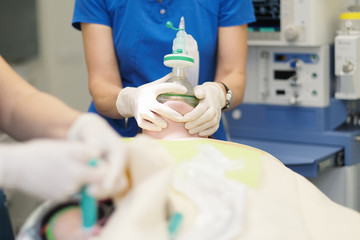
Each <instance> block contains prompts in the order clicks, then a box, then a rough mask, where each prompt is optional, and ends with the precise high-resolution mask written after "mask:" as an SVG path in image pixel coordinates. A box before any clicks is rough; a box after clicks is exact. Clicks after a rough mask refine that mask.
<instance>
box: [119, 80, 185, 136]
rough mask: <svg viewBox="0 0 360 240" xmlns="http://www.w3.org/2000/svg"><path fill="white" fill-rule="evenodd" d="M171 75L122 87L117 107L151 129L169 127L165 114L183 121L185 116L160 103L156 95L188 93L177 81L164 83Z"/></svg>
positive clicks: (124, 115)
mask: <svg viewBox="0 0 360 240" xmlns="http://www.w3.org/2000/svg"><path fill="white" fill-rule="evenodd" d="M170 76H171V75H170V74H168V75H166V76H165V77H163V78H161V79H159V80H157V81H155V82H152V83H147V84H144V85H142V86H140V87H137V88H133V87H126V88H124V89H122V90H121V91H120V93H119V95H118V98H117V100H116V108H117V110H118V112H119V113H120V115H121V116H123V117H135V119H136V121H137V124H138V125H139V127H141V128H143V129H147V130H149V131H161V130H162V129H163V128H166V127H167V123H166V121H165V120H164V119H163V118H162V117H161V116H160V115H162V116H164V117H166V118H168V119H171V120H173V121H176V122H182V118H183V116H182V115H181V114H180V113H178V112H176V111H175V110H173V109H171V108H169V107H167V106H165V105H163V104H162V103H159V102H158V101H157V100H156V97H157V96H158V95H160V94H162V93H169V92H172V93H177V94H184V93H186V91H187V90H186V88H185V87H183V86H181V85H180V84H176V83H164V81H166V80H167V79H168V78H169V77H170Z"/></svg>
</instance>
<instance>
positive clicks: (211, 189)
mask: <svg viewBox="0 0 360 240" xmlns="http://www.w3.org/2000/svg"><path fill="white" fill-rule="evenodd" d="M165 104H169V105H170V106H171V107H173V108H174V109H177V110H178V111H179V112H181V113H182V114H184V113H186V112H187V111H189V110H191V108H189V106H188V105H184V103H183V102H167V103H165ZM168 123H169V127H168V128H167V129H165V130H164V132H148V131H144V132H143V134H144V135H145V134H146V135H149V136H151V137H152V138H156V139H167V140H166V141H165V140H152V139H150V138H148V137H144V136H138V137H136V138H134V139H133V140H131V141H130V142H129V147H130V153H131V154H130V155H131V156H130V157H129V163H128V171H129V179H130V182H131V186H130V188H129V190H128V192H127V193H126V194H125V193H124V194H123V195H122V196H114V198H113V202H114V206H115V209H114V211H113V212H112V215H111V216H110V218H109V219H108V221H107V222H106V224H103V222H101V223H100V224H99V226H100V225H102V227H101V229H100V232H99V233H98V234H95V235H96V236H93V237H92V239H99V240H102V239H107V240H109V239H131V240H137V239H150V240H152V239H154V240H155V239H156V240H161V239H164V240H165V239H182V240H194V239H196V240H201V239H204V240H205V239H206V240H209V239H214V240H219V239H229V240H231V239H276V240H277V239H292V240H294V239H327V240H328V239H360V228H359V226H360V214H359V213H357V212H355V211H353V210H350V209H347V208H345V207H342V206H340V205H338V204H336V203H334V202H332V201H331V200H330V199H328V198H327V197H326V196H325V195H323V194H322V193H321V192H320V191H319V190H318V189H317V188H316V187H315V186H313V185H312V184H311V183H310V182H309V181H307V180H306V179H305V178H303V177H302V176H300V175H298V174H296V173H294V172H292V171H291V170H289V169H288V168H286V167H285V166H284V165H283V164H282V163H281V162H280V161H278V160H277V159H276V158H274V157H273V156H271V155H269V154H268V153H266V152H263V151H261V150H259V149H255V148H252V147H249V146H245V145H241V144H235V143H231V142H223V141H217V140H212V139H204V138H197V137H194V136H190V135H189V134H188V133H187V130H186V129H185V128H184V125H183V124H182V123H173V122H171V121H168ZM142 146H147V149H152V152H151V153H149V152H144V151H141V147H142ZM139 150H140V151H139ZM101 204H104V203H101ZM102 218H103V219H102V220H101V221H105V220H106V219H107V216H102ZM104 219H105V220H104ZM174 219H175V221H173V220H174ZM70 222H71V223H70ZM169 229H170V230H169ZM76 233H77V234H76ZM52 234H53V236H55V239H74V236H78V237H79V238H78V239H81V238H83V235H82V234H81V218H80V212H79V209H76V208H73V209H69V210H68V211H65V212H64V214H61V215H60V216H57V218H56V221H55V222H54V224H53V229H52Z"/></svg>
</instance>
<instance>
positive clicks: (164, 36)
mask: <svg viewBox="0 0 360 240" xmlns="http://www.w3.org/2000/svg"><path fill="white" fill-rule="evenodd" d="M182 16H183V17H184V18H185V31H186V33H187V34H190V35H192V36H193V37H194V39H195V40H196V41H197V43H198V48H199V54H200V66H199V67H200V69H199V84H202V83H204V82H206V81H214V78H215V69H216V50H217V37H218V27H226V26H235V25H243V24H248V23H250V22H253V21H255V16H254V11H253V6H252V1H251V0H178V1H176V0H142V1H140V0H76V1H75V9H74V16H73V22H72V24H73V26H74V27H75V28H77V29H79V30H81V28H80V23H96V24H102V25H106V26H109V27H111V28H112V31H113V40H114V46H115V52H116V55H117V60H118V65H119V69H120V74H121V78H122V84H123V86H124V87H138V86H140V85H143V84H146V83H149V82H152V81H154V80H157V79H159V78H161V77H163V76H165V75H166V74H168V73H170V72H171V69H170V68H168V67H166V66H164V65H163V59H164V56H165V55H166V54H169V53H171V51H172V44H173V39H174V38H175V36H176V31H174V30H171V29H169V28H167V27H166V22H167V21H171V22H172V23H173V24H174V26H175V27H178V24H179V22H180V18H181V17H182ZM89 111H91V112H96V113H97V110H96V108H95V106H94V104H93V103H92V104H91V105H90V109H89ZM103 117H105V116H103ZM105 119H107V120H108V122H109V123H110V124H111V125H112V126H113V127H114V128H115V129H116V130H117V131H118V132H119V133H120V134H121V135H122V136H126V137H132V136H135V135H136V134H137V133H138V132H139V130H140V129H139V127H138V126H137V124H136V120H135V119H134V118H130V119H129V121H128V123H127V124H125V121H124V119H121V120H118V119H109V118H107V117H105ZM125 125H126V126H125ZM214 137H215V138H217V139H221V140H226V135H225V131H224V127H223V124H222V123H221V124H220V127H219V130H218V131H217V132H216V133H215V134H214Z"/></svg>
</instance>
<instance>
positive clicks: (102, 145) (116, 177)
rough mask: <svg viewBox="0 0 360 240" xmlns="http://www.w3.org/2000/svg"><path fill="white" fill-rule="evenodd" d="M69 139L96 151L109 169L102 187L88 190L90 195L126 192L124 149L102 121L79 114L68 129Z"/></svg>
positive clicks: (89, 115)
mask: <svg viewBox="0 0 360 240" xmlns="http://www.w3.org/2000/svg"><path fill="white" fill-rule="evenodd" d="M68 138H69V139H70V140H75V141H80V142H83V143H86V144H89V145H90V146H93V148H94V149H99V150H100V151H101V155H100V157H99V158H100V160H102V161H103V163H105V164H106V165H108V166H109V167H108V172H107V174H106V176H105V177H104V178H103V179H102V181H101V184H98V185H96V186H94V185H92V186H90V187H89V188H88V191H89V192H90V193H91V194H92V195H95V196H96V197H98V198H106V197H110V196H113V195H114V194H116V193H119V192H122V191H124V190H126V189H127V187H128V181H127V177H126V174H125V168H126V164H127V162H126V159H127V147H126V145H125V143H124V142H122V140H121V137H120V135H119V134H117V133H116V132H115V130H114V129H113V128H112V127H111V126H110V125H109V124H108V123H107V122H106V121H105V120H104V119H103V118H102V117H100V116H98V115H96V114H93V113H85V114H82V115H81V116H80V117H79V118H78V119H76V121H75V122H74V124H73V125H72V127H71V128H70V130H69V133H68ZM102 161H100V162H102Z"/></svg>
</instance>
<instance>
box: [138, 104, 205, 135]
mask: <svg viewBox="0 0 360 240" xmlns="http://www.w3.org/2000/svg"><path fill="white" fill-rule="evenodd" d="M164 104H165V105H167V106H169V107H171V108H172V109H174V110H176V111H177V112H179V113H180V114H182V115H185V114H186V113H188V112H190V111H191V110H193V109H194V108H193V107H192V106H190V105H189V104H187V103H185V102H182V101H167V102H165V103H164ZM164 119H165V120H166V122H167V123H168V126H167V128H164V129H163V130H162V131H160V132H154V131H149V130H145V129H143V133H144V134H145V135H148V136H150V137H152V138H155V139H167V140H170V139H180V138H194V137H199V135H197V134H196V135H190V134H189V132H188V130H187V129H186V128H185V124H184V123H182V122H175V121H172V120H170V119H167V118H164Z"/></svg>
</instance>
